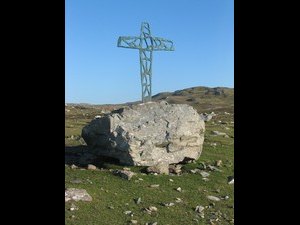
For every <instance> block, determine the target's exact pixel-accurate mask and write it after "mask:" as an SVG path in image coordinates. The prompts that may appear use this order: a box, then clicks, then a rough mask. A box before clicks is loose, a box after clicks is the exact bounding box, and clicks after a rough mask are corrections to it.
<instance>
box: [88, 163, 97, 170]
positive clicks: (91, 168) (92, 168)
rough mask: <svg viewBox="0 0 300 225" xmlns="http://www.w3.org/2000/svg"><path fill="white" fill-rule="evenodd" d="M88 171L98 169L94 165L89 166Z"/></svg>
mask: <svg viewBox="0 0 300 225" xmlns="http://www.w3.org/2000/svg"><path fill="white" fill-rule="evenodd" d="M87 169H88V170H96V169H97V167H96V166H94V165H92V164H88V166H87Z"/></svg>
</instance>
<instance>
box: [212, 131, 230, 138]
mask: <svg viewBox="0 0 300 225" xmlns="http://www.w3.org/2000/svg"><path fill="white" fill-rule="evenodd" d="M212 134H213V135H215V136H224V137H225V136H226V135H227V134H226V133H224V132H220V131H217V130H214V131H212ZM227 136H228V135H227Z"/></svg>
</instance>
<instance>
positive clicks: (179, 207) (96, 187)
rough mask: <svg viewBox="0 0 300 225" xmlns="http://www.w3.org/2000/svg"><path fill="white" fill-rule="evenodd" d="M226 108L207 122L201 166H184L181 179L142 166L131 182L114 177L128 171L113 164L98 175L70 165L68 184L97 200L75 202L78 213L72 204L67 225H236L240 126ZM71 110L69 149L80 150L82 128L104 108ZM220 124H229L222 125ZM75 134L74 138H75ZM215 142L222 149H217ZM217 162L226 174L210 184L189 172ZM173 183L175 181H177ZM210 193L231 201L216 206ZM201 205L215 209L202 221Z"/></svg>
mask: <svg viewBox="0 0 300 225" xmlns="http://www.w3.org/2000/svg"><path fill="white" fill-rule="evenodd" d="M218 101H219V100H217V101H216V102H218ZM191 104H193V103H191ZM212 104H213V101H212ZM227 106H228V105H227ZM227 106H226V107H227ZM226 107H225V108H223V111H222V110H220V111H216V110H213V111H214V112H216V113H218V115H217V116H216V117H214V118H213V119H212V120H211V121H209V122H207V123H206V132H205V141H204V145H203V152H202V154H201V157H200V158H199V160H197V161H196V162H195V163H191V164H186V165H184V166H183V167H182V170H183V171H184V173H183V174H182V175H180V176H176V175H174V176H171V175H170V176H168V175H157V176H155V175H143V174H142V173H141V172H140V170H141V168H139V167H130V168H131V170H132V171H135V172H137V175H136V176H134V177H133V178H132V179H131V180H130V181H128V180H124V179H121V178H120V177H117V176H115V175H113V174H112V172H111V171H110V170H109V169H115V168H123V167H122V166H120V165H116V164H113V163H106V164H105V168H104V169H102V170H96V171H92V170H81V169H80V168H79V169H71V168H70V167H69V166H66V167H65V186H66V187H68V188H70V187H73V188H83V189H86V190H87V192H88V193H89V194H90V195H91V196H92V198H93V201H92V202H75V203H73V204H75V205H76V206H77V207H78V208H79V209H78V210H76V211H70V210H69V209H70V206H71V204H72V203H69V202H68V203H66V204H65V224H74V225H75V224H76V225H81V224H91V225H92V224H103V225H106V224H107V225H111V224H114V225H123V224H130V220H132V219H134V220H137V221H138V223H137V224H143V225H144V224H146V223H151V222H158V225H168V224H169V225H173V224H174V225H175V224H180V225H185V224H186V225H190V224H232V219H233V218H234V209H233V204H234V186H233V185H229V184H228V183H227V177H228V176H232V175H234V138H233V137H234V126H233V123H230V122H231V121H233V115H232V114H230V115H227V114H225V113H224V110H225V109H226V110H227V108H230V107H229V106H228V107H227V108H226ZM66 108H68V109H69V110H70V111H69V112H66V123H65V124H66V126H65V131H66V132H65V136H66V138H65V140H66V146H74V147H76V146H80V145H81V144H82V143H81V142H80V139H79V138H80V134H81V129H82V127H83V126H84V125H85V124H87V123H88V122H89V121H90V120H91V118H93V117H94V116H95V115H97V113H99V108H98V109H95V108H92V109H91V108H88V107H87V108H84V109H82V108H79V109H78V108H71V107H70V106H67V107H66ZM199 110H200V109H198V111H199ZM204 111H205V109H204ZM207 111H208V110H207ZM232 111H233V110H232V109H231V112H232ZM227 112H230V110H227ZM86 114H88V115H86ZM218 121H222V122H226V123H227V124H221V123H219V122H218ZM226 127H228V128H229V130H228V129H226ZM214 130H218V131H220V132H225V133H227V134H228V135H229V136H230V137H229V138H225V137H220V136H213V135H211V132H212V131H214ZM72 135H73V139H72V138H71V136H72ZM211 143H216V144H217V145H216V146H212V145H211ZM216 160H222V162H223V164H222V167H220V168H219V169H221V170H222V172H218V171H212V172H210V176H209V177H208V178H209V181H204V180H202V177H201V175H200V174H192V173H190V172H189V170H190V169H194V168H197V167H199V166H200V163H203V162H204V163H205V164H214V163H215V161H216ZM139 178H141V179H142V180H139ZM75 179H80V180H81V183H79V184H76V183H72V181H73V180H75ZM169 179H172V180H173V182H171V181H170V180H169ZM151 184H159V185H160V186H159V187H158V188H151V187H149V186H150V185H151ZM178 187H181V188H182V192H178V191H176V188H178ZM207 195H213V196H217V197H223V196H226V195H227V196H229V199H227V200H221V201H219V202H214V203H215V204H214V205H212V201H211V200H208V199H207V197H206V196H207ZM138 197H141V199H142V201H141V203H140V204H136V203H135V201H134V200H135V199H137V198H138ZM176 198H181V199H182V202H180V203H176V202H175V200H176ZM170 202H173V203H175V205H174V206H170V207H166V206H162V205H161V203H170ZM197 205H202V206H204V207H205V206H210V208H206V209H205V210H204V213H205V218H201V217H200V216H199V214H198V213H197V212H195V207H196V206H197ZM149 206H155V207H157V209H158V211H157V212H153V213H151V214H148V213H146V212H145V211H144V208H147V207H149ZM125 211H132V212H133V216H130V215H126V214H125V213H124V212H125ZM220 212H221V214H222V215H221V216H219V218H220V221H217V222H216V221H214V222H213V223H211V222H210V219H211V218H213V217H215V214H218V213H220Z"/></svg>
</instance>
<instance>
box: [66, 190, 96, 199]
mask: <svg viewBox="0 0 300 225" xmlns="http://www.w3.org/2000/svg"><path fill="white" fill-rule="evenodd" d="M70 200H74V201H88V202H90V201H92V197H91V196H90V195H89V194H88V193H87V192H86V190H85V189H76V188H67V189H66V190H65V202H68V201H70Z"/></svg>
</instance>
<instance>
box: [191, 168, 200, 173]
mask: <svg viewBox="0 0 300 225" xmlns="http://www.w3.org/2000/svg"><path fill="white" fill-rule="evenodd" d="M190 172H191V173H193V174H195V173H199V172H200V169H197V168H196V169H193V170H190Z"/></svg>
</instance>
